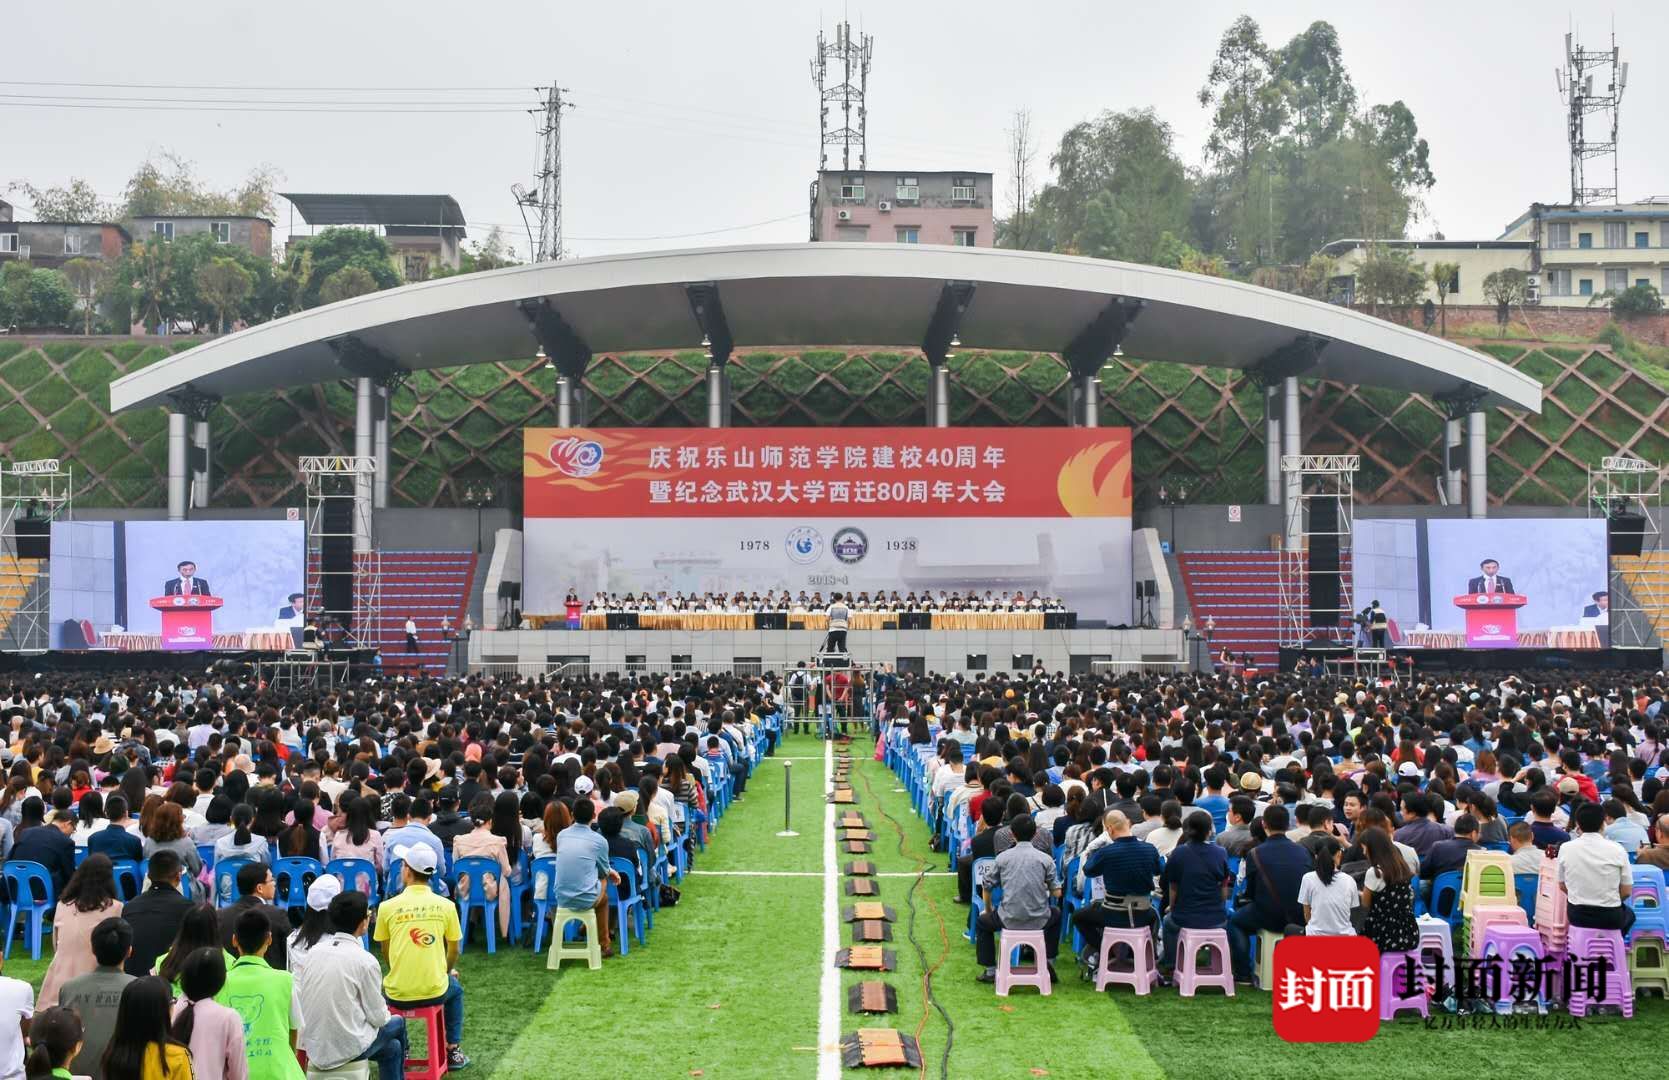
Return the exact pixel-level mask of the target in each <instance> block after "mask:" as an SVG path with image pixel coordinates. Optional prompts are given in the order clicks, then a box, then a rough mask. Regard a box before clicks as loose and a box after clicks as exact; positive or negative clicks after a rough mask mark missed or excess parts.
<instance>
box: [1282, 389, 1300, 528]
mask: <svg viewBox="0 0 1669 1080" xmlns="http://www.w3.org/2000/svg"><path fill="white" fill-rule="evenodd" d="M1281 395H1282V405H1281V440H1282V442H1283V443H1284V444H1285V446H1284V447H1283V450H1282V452H1283V453H1285V454H1287V455H1288V456H1291V457H1296V456H1298V455H1299V454H1302V453H1303V452H1304V449H1303V446H1304V440H1303V437H1302V424H1303V418H1302V407H1303V397H1302V395H1301V394H1300V393H1299V391H1298V376H1296V375H1288V376H1287V377H1286V378H1284V379H1282V380H1281ZM1285 480H1286V499H1285V506H1286V514H1285V519H1286V546H1287V550H1288V551H1295V550H1297V547H1298V545H1299V543H1301V542H1302V537H1303V534H1304V522H1303V506H1302V505H1301V503H1302V495H1303V489H1302V486H1301V485H1302V484H1303V482H1304V481H1303V477H1301V476H1300V475H1299V474H1298V473H1296V472H1291V473H1287V474H1286V478H1285Z"/></svg>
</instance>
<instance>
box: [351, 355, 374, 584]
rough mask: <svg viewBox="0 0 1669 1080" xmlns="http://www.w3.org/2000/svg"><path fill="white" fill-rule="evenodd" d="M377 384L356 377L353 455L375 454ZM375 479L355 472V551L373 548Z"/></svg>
mask: <svg viewBox="0 0 1669 1080" xmlns="http://www.w3.org/2000/svg"><path fill="white" fill-rule="evenodd" d="M376 391H377V387H376V383H375V382H374V381H373V380H372V379H370V378H369V377H367V376H360V377H359V378H357V379H355V380H354V456H355V457H361V458H368V457H375V456H376V455H375V446H376V433H375V432H374V431H373V430H372V429H373V428H374V427H375V426H376V421H375V419H374V417H375V414H376ZM374 480H375V478H374V477H373V476H372V475H371V474H369V473H364V472H360V473H355V474H354V551H356V552H366V551H370V550H371V531H370V529H369V527H368V526H369V523H370V520H371V502H372V488H373V487H374Z"/></svg>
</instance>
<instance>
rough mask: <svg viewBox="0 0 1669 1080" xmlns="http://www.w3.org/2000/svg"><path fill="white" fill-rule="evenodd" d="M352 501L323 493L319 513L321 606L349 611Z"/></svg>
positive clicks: (351, 572)
mask: <svg viewBox="0 0 1669 1080" xmlns="http://www.w3.org/2000/svg"><path fill="white" fill-rule="evenodd" d="M353 520H354V502H353V496H352V495H326V496H325V497H324V507H323V508H322V509H321V511H320V513H319V528H320V531H321V533H322V534H323V535H322V536H320V538H319V593H320V600H321V602H322V603H323V604H324V609H325V610H326V611H329V612H333V613H340V614H342V615H348V614H351V613H352V612H353V606H354V538H353Z"/></svg>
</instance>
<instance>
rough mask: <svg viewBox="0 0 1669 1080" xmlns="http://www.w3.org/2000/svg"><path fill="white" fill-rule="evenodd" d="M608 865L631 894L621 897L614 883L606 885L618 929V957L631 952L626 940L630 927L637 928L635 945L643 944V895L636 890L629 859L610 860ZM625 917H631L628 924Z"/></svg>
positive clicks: (635, 872)
mask: <svg viewBox="0 0 1669 1080" xmlns="http://www.w3.org/2000/svg"><path fill="white" fill-rule="evenodd" d="M608 864H609V866H610V867H611V868H612V869H613V870H614V871H615V872H616V873H618V874H619V875H620V879H621V880H622V881H624V882H625V883H626V886H627V888H628V889H629V890H630V892H631V894H632V895H630V896H625V897H623V896H621V895H620V890H619V889H618V888H617V887H616V886H615V884H614V882H612V881H611V882H609V883H608V902H609V904H610V905H611V906H613V908H614V921H615V923H616V925H618V926H619V927H620V955H621V956H625V955H626V954H627V953H629V952H631V942H630V941H629V940H628V939H629V938H630V937H631V929H632V927H634V926H635V927H636V928H637V943H638V944H639V945H642V944H643V893H642V892H641V891H639V890H638V887H637V870H636V868H634V867H633V866H632V863H631V860H630V859H621V858H611V859H609V861H608ZM627 916H630V917H631V921H630V922H628V921H627Z"/></svg>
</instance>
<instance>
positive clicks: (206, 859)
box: [197, 844, 214, 871]
mask: <svg viewBox="0 0 1669 1080" xmlns="http://www.w3.org/2000/svg"><path fill="white" fill-rule="evenodd" d="M197 858H198V859H200V860H201V861H202V863H203V865H204V866H206V867H208V868H209V869H210V870H211V871H212V870H213V869H214V845H213V844H198V845H197Z"/></svg>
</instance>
